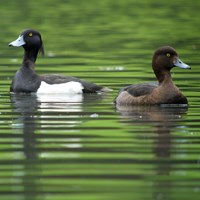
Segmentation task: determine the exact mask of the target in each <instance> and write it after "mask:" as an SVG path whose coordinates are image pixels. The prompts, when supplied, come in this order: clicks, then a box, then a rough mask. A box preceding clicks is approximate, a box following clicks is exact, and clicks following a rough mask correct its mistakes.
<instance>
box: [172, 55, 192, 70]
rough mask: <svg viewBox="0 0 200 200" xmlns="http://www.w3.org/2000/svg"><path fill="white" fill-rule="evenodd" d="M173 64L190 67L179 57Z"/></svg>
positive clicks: (185, 67)
mask: <svg viewBox="0 0 200 200" xmlns="http://www.w3.org/2000/svg"><path fill="white" fill-rule="evenodd" d="M174 66H176V67H180V68H183V69H191V67H190V66H189V65H187V64H185V63H184V62H183V61H181V60H180V58H177V59H176V61H175V63H174Z"/></svg>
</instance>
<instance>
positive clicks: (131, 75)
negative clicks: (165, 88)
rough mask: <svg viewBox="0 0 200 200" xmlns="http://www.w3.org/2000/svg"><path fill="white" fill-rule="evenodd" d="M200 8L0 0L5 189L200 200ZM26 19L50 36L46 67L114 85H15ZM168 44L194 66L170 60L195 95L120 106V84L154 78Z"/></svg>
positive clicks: (11, 195) (96, 198) (23, 196)
mask: <svg viewBox="0 0 200 200" xmlns="http://www.w3.org/2000/svg"><path fill="white" fill-rule="evenodd" d="M199 10H200V2H199V1H185V0H177V1H167V2H166V1H157V2H155V1H152V0H140V1H135V0H123V1H122V0H115V1H111V0H101V1H96V0H93V1H92V0H88V1H81V0H78V1H64V0H59V1H54V0H48V1H46V0H41V1H39V2H37V1H22V0H18V1H11V2H8V1H4V0H2V1H1V6H0V16H1V21H0V27H1V31H0V38H1V40H0V44H1V45H0V199H2V200H65V199H70V200H83V199H85V200H112V199H113V200H114V199H115V200H118V199H119V200H121V199H126V200H138V199H140V200H144V199H148V200H149V199H152V200H179V199H182V200H188V199H193V200H197V199H199V196H200V173H199V169H200V156H199V155H200V125H199V122H200V120H199V119H200V114H199V113H200V103H199V96H200V88H199V73H200V69H199V64H200V61H199V49H200V37H199V31H200V25H199V18H200V16H199V15H200V12H199ZM26 28H34V29H36V30H39V31H40V32H41V34H42V37H43V40H44V47H45V56H44V57H42V56H41V55H39V56H38V60H37V63H36V64H37V65H36V71H37V73H38V74H44V73H45V74H47V73H59V74H64V75H70V76H76V77H79V78H82V79H85V80H88V81H91V82H95V83H97V84H99V85H102V86H107V87H109V88H112V89H113V91H111V92H108V93H107V94H86V95H73V96H71V95H63V94H56V95H52V94H40V95H36V94H30V95H22V94H21V95H16V94H10V93H9V87H10V83H11V80H12V77H13V76H14V74H15V72H16V71H17V69H18V68H19V67H20V65H21V62H22V56H23V49H22V48H14V47H13V48H11V47H8V44H9V43H10V42H11V41H13V40H14V39H16V38H17V36H18V35H19V34H20V33H21V31H22V30H24V29H26ZM162 45H171V46H173V47H174V48H176V50H177V51H178V53H179V54H180V58H181V59H182V60H183V61H184V62H185V63H187V64H189V65H190V66H191V68H192V69H191V70H186V69H178V68H174V69H173V70H172V77H173V80H174V82H175V83H176V85H177V86H178V87H179V88H180V89H181V91H182V92H183V93H184V95H185V96H187V98H188V101H189V106H188V107H184V106H170V107H169V106H168V107H166V106H161V107H158V106H155V107H154V106H152V107H141V106H134V107H128V108H127V107H118V108H115V106H114V105H113V100H114V98H115V96H116V95H117V93H118V91H119V89H120V88H122V87H123V86H125V85H128V84H132V83H142V82H148V81H149V82H152V81H155V76H154V74H153V72H152V69H151V58H152V54H153V52H154V50H155V49H156V48H158V47H160V46H162Z"/></svg>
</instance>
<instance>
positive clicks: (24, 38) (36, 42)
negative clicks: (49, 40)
mask: <svg viewBox="0 0 200 200" xmlns="http://www.w3.org/2000/svg"><path fill="white" fill-rule="evenodd" d="M9 46H14V47H20V46H23V47H24V49H25V51H32V50H35V51H37V52H38V51H40V52H41V53H42V54H44V48H43V42H42V37H41V35H40V33H39V32H38V31H36V30H32V29H27V30H25V31H23V32H22V33H21V34H20V36H19V37H18V38H17V39H16V40H15V41H13V42H11V43H10V44H9Z"/></svg>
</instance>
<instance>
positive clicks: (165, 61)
mask: <svg viewBox="0 0 200 200" xmlns="http://www.w3.org/2000/svg"><path fill="white" fill-rule="evenodd" d="M173 67H180V68H184V69H191V67H190V66H189V65H187V64H185V63H184V62H182V61H181V60H180V58H179V56H178V53H177V52H176V50H175V49H174V48H172V47H170V46H163V47H160V48H158V49H157V50H156V51H155V53H154V55H153V59H152V68H153V70H154V73H155V75H156V77H157V79H158V80H159V81H162V79H163V75H164V74H169V72H170V70H171V69H172V68H173Z"/></svg>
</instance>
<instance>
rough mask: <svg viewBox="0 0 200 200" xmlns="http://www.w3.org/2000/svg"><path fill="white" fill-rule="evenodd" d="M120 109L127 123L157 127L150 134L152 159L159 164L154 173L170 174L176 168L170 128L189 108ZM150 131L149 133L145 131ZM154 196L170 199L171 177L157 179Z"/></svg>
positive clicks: (137, 107) (158, 174)
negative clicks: (172, 154)
mask: <svg viewBox="0 0 200 200" xmlns="http://www.w3.org/2000/svg"><path fill="white" fill-rule="evenodd" d="M117 111H118V112H119V113H120V114H121V120H122V123H123V121H124V119H129V121H128V122H126V123H127V124H128V125H133V126H135V125H140V126H143V125H147V124H151V126H153V127H154V130H153V135H152V134H151V133H149V134H151V135H150V136H147V135H146V137H147V140H149V139H150V138H151V140H152V141H153V145H152V147H153V148H152V152H153V154H154V157H153V160H152V161H154V162H156V163H157V165H156V168H155V176H158V177H169V176H170V174H171V172H172V171H173V168H172V165H173V158H172V156H171V152H172V149H173V147H172V145H173V137H172V135H171V131H172V130H173V128H175V127H176V126H177V123H178V121H180V119H181V118H182V116H183V115H185V114H186V113H187V107H184V106H180V107H179V106H176V105H174V106H172V107H170V106H166V107H162V106H135V107H130V106H118V107H117ZM146 134H148V132H147V133H146ZM153 184H154V186H153V187H154V193H153V199H170V196H171V187H173V184H172V182H171V181H170V178H165V179H160V178H158V179H157V180H154V183H153Z"/></svg>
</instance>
